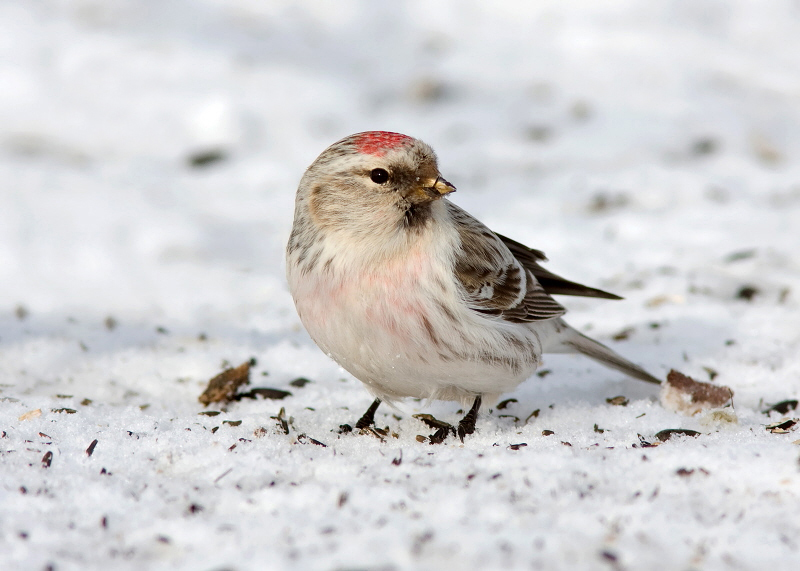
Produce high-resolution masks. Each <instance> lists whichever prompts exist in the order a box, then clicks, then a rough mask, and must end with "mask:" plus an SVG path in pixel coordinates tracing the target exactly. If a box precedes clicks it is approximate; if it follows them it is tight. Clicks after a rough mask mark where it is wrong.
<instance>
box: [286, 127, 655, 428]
mask: <svg viewBox="0 0 800 571" xmlns="http://www.w3.org/2000/svg"><path fill="white" fill-rule="evenodd" d="M454 191H455V187H454V186H453V185H452V184H450V183H449V182H447V181H446V180H445V179H444V178H443V177H442V175H441V173H440V172H439V166H438V163H437V159H436V155H435V154H434V152H433V149H431V147H429V146H428V145H426V144H425V143H423V142H422V141H419V140H417V139H414V138H412V137H408V136H406V135H401V134H399V133H389V132H384V131H371V132H366V133H358V134H355V135H351V136H349V137H346V138H344V139H342V140H341V141H339V142H337V143H334V144H333V145H331V146H330V147H328V148H327V149H326V150H325V151H324V152H323V153H322V154H321V155H320V156H319V157H318V158H317V159H316V160H315V161H314V163H313V164H312V165H311V166H310V167H309V168H308V170H307V171H306V172H305V175H304V176H303V178H302V180H301V181H300V186H299V188H298V189H297V198H296V205H295V214H294V226H293V228H292V233H291V237H290V239H289V244H288V246H287V250H286V272H287V277H288V281H289V289H290V290H291V293H292V296H293V297H294V302H295V305H296V307H297V313H298V314H299V316H300V320H301V321H302V322H303V325H304V326H305V328H306V329H307V330H308V333H309V334H310V335H311V338H312V339H313V340H314V341H315V342H316V343H317V345H319V347H320V348H321V349H322V350H323V351H324V352H325V353H327V354H328V355H329V356H330V357H332V358H333V359H334V360H335V361H336V362H337V363H339V365H341V366H342V367H343V368H344V369H346V370H347V371H349V372H350V373H351V374H352V375H353V376H354V377H356V378H357V379H359V380H360V381H362V382H363V383H364V384H365V385H366V386H367V389H368V390H369V392H370V393H372V395H373V396H374V397H375V401H374V402H373V403H372V405H371V406H370V407H369V409H368V410H367V412H366V413H365V414H364V415H363V416H362V417H361V419H360V420H359V421H358V423H357V424H356V427H357V428H367V427H368V426H370V425H371V424H372V423H373V422H374V415H375V411H376V410H377V408H378V406H379V405H380V403H381V401H389V402H392V401H395V400H397V399H399V398H402V397H417V398H423V399H444V400H456V401H461V402H463V403H466V404H468V403H472V407H471V409H470V410H469V412H468V413H467V415H466V416H465V417H464V418H463V419H462V420H461V422H459V424H458V430H457V434H458V436H459V437H460V438H461V439H462V440H463V439H464V436H465V435H466V434H471V433H472V432H474V430H475V421H476V418H477V415H478V410H479V409H480V406H481V402H482V400H484V399H486V400H494V399H496V398H497V397H499V396H500V395H501V394H502V393H505V392H508V391H511V390H513V389H514V388H515V387H516V386H517V385H519V384H520V383H521V382H522V381H524V380H525V379H527V378H528V377H530V376H531V375H532V374H533V372H534V371H535V370H536V368H537V367H538V366H539V365H540V364H541V359H542V353H580V354H583V355H586V356H587V357H590V358H592V359H594V360H596V361H599V362H600V363H602V364H604V365H606V366H608V367H612V368H614V369H617V370H619V371H622V372H623V373H625V374H627V375H630V376H631V377H634V378H636V379H640V380H643V381H647V382H650V383H660V381H659V379H657V378H655V377H653V376H652V375H650V374H649V373H647V372H646V371H645V370H644V369H642V368H641V367H639V366H638V365H635V364H633V363H631V362H629V361H628V360H626V359H624V358H623V357H621V356H620V355H618V354H617V353H615V352H614V351H612V350H611V349H609V348H608V347H606V346H604V345H602V344H600V343H598V342H597V341H594V340H593V339H590V338H589V337H586V336H585V335H583V334H581V333H579V332H578V331H576V330H575V329H573V328H572V327H570V326H569V325H568V324H567V323H566V322H565V321H564V320H563V319H562V318H561V316H562V315H564V313H565V312H566V310H565V309H564V308H563V307H562V306H561V305H559V303H558V302H557V301H555V300H554V299H553V298H552V297H551V295H552V294H560V295H575V296H586V297H599V298H605V299H621V298H620V297H618V296H616V295H614V294H611V293H607V292H604V291H602V290H599V289H595V288H591V287H587V286H583V285H580V284H577V283H575V282H571V281H569V280H566V279H564V278H562V277H560V276H557V275H556V274H553V273H552V272H550V271H548V270H546V269H544V268H543V267H542V266H540V265H539V263H540V262H543V261H545V260H546V258H545V256H544V254H543V253H542V252H540V251H539V250H534V249H531V248H528V247H527V246H524V245H522V244H520V243H519V242H515V241H514V240H511V239H510V238H506V237H505V236H502V235H500V234H497V233H496V232H492V231H491V230H489V228H487V227H486V226H484V225H483V224H481V223H480V222H478V220H476V219H475V218H473V217H472V216H470V215H469V214H467V213H466V212H465V211H464V210H462V209H461V208H459V207H458V206H456V205H455V204H453V203H452V202H450V201H449V200H448V199H447V198H445V196H447V195H448V194H450V193H451V192H454Z"/></svg>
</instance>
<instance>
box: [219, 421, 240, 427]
mask: <svg viewBox="0 0 800 571" xmlns="http://www.w3.org/2000/svg"><path fill="white" fill-rule="evenodd" d="M222 424H227V425H228V426H239V425H240V424H242V421H241V420H223V421H222Z"/></svg>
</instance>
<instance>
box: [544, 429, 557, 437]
mask: <svg viewBox="0 0 800 571" xmlns="http://www.w3.org/2000/svg"><path fill="white" fill-rule="evenodd" d="M553 434H555V432H553V431H552V430H542V436H551V435H553Z"/></svg>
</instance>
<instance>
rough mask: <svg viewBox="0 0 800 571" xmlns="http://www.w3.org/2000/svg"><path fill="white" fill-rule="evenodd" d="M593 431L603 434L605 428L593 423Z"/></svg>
mask: <svg viewBox="0 0 800 571" xmlns="http://www.w3.org/2000/svg"><path fill="white" fill-rule="evenodd" d="M594 431H595V432H597V433H598V434H603V433H604V432H605V431H606V429H605V428H599V427H598V426H597V424H595V425H594Z"/></svg>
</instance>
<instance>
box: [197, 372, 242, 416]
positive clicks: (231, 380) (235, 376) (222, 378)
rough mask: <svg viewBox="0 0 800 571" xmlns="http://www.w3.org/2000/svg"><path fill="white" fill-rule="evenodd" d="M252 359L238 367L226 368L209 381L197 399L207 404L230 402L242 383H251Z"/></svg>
mask: <svg viewBox="0 0 800 571" xmlns="http://www.w3.org/2000/svg"><path fill="white" fill-rule="evenodd" d="M250 367H251V364H250V361H248V362H246V363H242V364H241V365H239V366H238V367H234V368H232V369H225V370H224V371H222V372H221V373H220V374H219V375H217V376H216V377H214V378H213V379H211V380H210V381H208V386H207V387H206V390H205V391H203V394H201V395H200V397H199V398H198V399H197V400H199V401H200V402H201V403H202V404H204V405H205V406H208V405H210V404H211V403H212V402H228V401H230V400H232V399H233V397H234V395H235V394H236V391H237V390H239V387H240V386H242V385H248V384H250Z"/></svg>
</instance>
